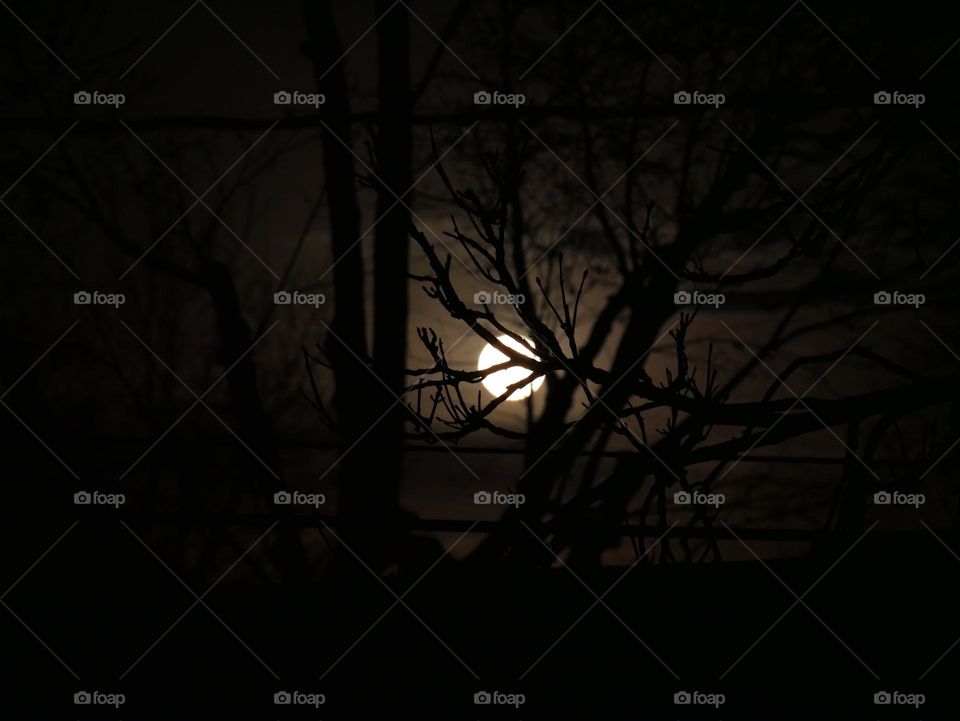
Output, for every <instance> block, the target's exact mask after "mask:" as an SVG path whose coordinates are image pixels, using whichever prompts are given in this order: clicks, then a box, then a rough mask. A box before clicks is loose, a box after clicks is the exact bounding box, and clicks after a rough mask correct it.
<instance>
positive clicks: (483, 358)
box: [477, 335, 543, 401]
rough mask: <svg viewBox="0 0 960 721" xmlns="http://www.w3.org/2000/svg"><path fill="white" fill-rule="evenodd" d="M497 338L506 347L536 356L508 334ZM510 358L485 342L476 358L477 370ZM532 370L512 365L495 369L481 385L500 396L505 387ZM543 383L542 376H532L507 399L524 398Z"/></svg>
mask: <svg viewBox="0 0 960 721" xmlns="http://www.w3.org/2000/svg"><path fill="white" fill-rule="evenodd" d="M497 340H499V341H500V342H501V343H503V345H505V346H507V347H508V348H512V349H514V350H515V351H517V352H519V353H523V354H524V355H525V356H529V357H530V358H536V356H535V355H533V353H532V352H531V351H530V348H529V347H527V346H526V345H524V344H521V343H518V342H517V341H515V340H514V339H513V338H511V337H510V336H508V335H502V336H500V337H499V338H498V339H497ZM507 360H510V359H509V358H508V357H507V356H506V355H504V354H503V353H501V352H500V351H499V350H498V349H497V348H494V347H493V346H492V345H490V344H489V343H487V345H486V346H484V348H483V350H482V351H481V352H480V358H479V359H478V360H477V370H481V371H482V370H486V369H487V368H490V367H492V366H495V365H500V364H501V363H503V362H504V361H507ZM532 373H533V371H531V370H527V369H526V368H523V367H522V366H512V367H510V368H505V369H504V370H502V371H497V372H496V373H491V374H490V375H488V376H487V377H486V378H484V379H483V386H484V387H485V388H486V389H487V390H488V391H490V392H491V393H492V394H493V395H495V396H497V397H500V396H502V395H503V394H504V393H506V392H507V388H508V387H510V386H512V385H513V384H514V383H517V382H518V381H522V380H523V379H524V378H526V377H527V376H529V375H532ZM542 385H543V376H538V377H537V378H534V379H533V380H532V381H531V382H530V383H528V384H527V385H525V386H523V387H522V388H518V389H517V390H515V391H514V392H513V393H511V394H510V396H509V397H508V398H507V400H508V401H520V400H523V399H524V398H527V397H528V396H529V395H530V394H531V393H533V392H534V391H535V390H537V389H538V388H539V387H540V386H542Z"/></svg>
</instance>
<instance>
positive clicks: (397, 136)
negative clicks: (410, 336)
mask: <svg viewBox="0 0 960 721" xmlns="http://www.w3.org/2000/svg"><path fill="white" fill-rule="evenodd" d="M392 5H393V3H392V2H388V0H377V3H376V12H377V15H378V16H379V15H380V14H382V13H383V12H385V11H386V10H387V9H388V8H390V7H391V6H392ZM377 30H378V39H379V72H380V74H379V92H378V98H379V109H380V121H379V123H378V124H377V138H376V144H375V148H376V158H377V167H376V172H377V176H378V177H379V179H380V181H382V182H383V183H384V184H385V185H386V186H387V187H380V188H379V192H378V196H377V215H376V217H377V218H378V219H379V224H378V225H377V229H376V241H375V246H376V250H375V253H374V318H375V319H374V345H373V367H374V371H375V372H376V374H377V375H378V376H379V377H380V379H381V380H383V381H384V383H385V384H386V386H388V387H389V388H387V387H384V385H381V384H380V383H377V382H374V383H373V387H374V390H375V391H376V392H377V394H378V395H379V396H380V397H381V398H382V401H378V402H377V403H376V406H377V407H387V406H389V405H390V404H392V403H395V402H396V399H397V396H399V395H400V394H401V393H402V392H403V388H404V383H405V376H404V368H405V367H406V358H407V305H408V303H407V264H408V257H409V236H408V232H409V229H410V213H409V212H408V211H407V208H406V206H405V204H406V205H409V204H410V202H411V201H410V196H406V197H404V196H403V194H404V193H405V192H406V191H407V189H408V188H409V187H410V185H411V183H412V182H413V180H412V178H411V176H412V168H411V162H412V161H411V151H412V149H411V145H412V139H411V125H410V111H411V95H410V47H409V46H410V39H409V27H408V18H407V11H406V8H405V7H403V6H400V5H398V6H396V7H394V8H393V9H392V10H390V12H389V13H387V15H386V16H385V17H384V19H383V20H382V21H381V22H380V24H379V25H378V26H377ZM397 198H401V199H402V202H398V201H397ZM407 415H408V414H407V411H406V410H405V409H404V408H403V406H402V405H400V404H397V405H396V406H395V407H394V408H393V410H392V411H391V412H390V413H389V414H388V415H387V417H386V418H384V419H383V420H382V421H380V423H378V424H377V426H376V429H375V430H374V432H373V433H371V437H372V439H373V442H374V444H375V445H376V452H377V455H378V459H379V468H378V474H377V476H376V477H374V478H371V479H369V482H368V484H367V485H368V502H369V503H370V504H371V505H372V506H373V508H372V509H371V510H373V511H375V512H376V513H377V515H384V516H386V517H387V518H385V519H384V520H388V518H389V516H390V515H391V514H393V512H394V511H395V509H396V508H397V505H398V500H399V499H398V489H399V480H400V474H401V471H402V463H403V432H404V421H405V417H406V416H407Z"/></svg>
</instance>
